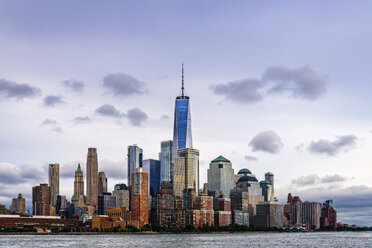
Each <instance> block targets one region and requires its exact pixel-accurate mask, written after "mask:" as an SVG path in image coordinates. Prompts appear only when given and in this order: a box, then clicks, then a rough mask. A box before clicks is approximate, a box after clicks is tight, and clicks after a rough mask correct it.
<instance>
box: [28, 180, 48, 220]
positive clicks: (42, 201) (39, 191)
mask: <svg viewBox="0 0 372 248" xmlns="http://www.w3.org/2000/svg"><path fill="white" fill-rule="evenodd" d="M50 191H51V189H50V186H48V184H46V183H44V184H40V185H39V186H35V187H33V188H32V214H33V215H46V216H50Z"/></svg>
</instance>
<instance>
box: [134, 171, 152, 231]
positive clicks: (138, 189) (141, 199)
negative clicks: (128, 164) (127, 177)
mask: <svg viewBox="0 0 372 248" xmlns="http://www.w3.org/2000/svg"><path fill="white" fill-rule="evenodd" d="M131 182H133V185H132V186H131V187H130V188H131V203H130V204H131V219H132V220H134V221H138V222H139V226H144V225H146V224H147V223H148V219H149V218H148V216H149V195H148V188H149V174H148V173H147V172H143V171H142V168H141V167H140V168H137V169H136V170H135V171H134V172H133V173H132V175H131Z"/></svg>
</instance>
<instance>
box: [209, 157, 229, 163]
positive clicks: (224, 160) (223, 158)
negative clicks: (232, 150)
mask: <svg viewBox="0 0 372 248" xmlns="http://www.w3.org/2000/svg"><path fill="white" fill-rule="evenodd" d="M216 162H227V163H230V160H228V159H227V158H225V157H223V156H221V155H220V156H218V157H217V158H215V159H213V160H212V163H216Z"/></svg>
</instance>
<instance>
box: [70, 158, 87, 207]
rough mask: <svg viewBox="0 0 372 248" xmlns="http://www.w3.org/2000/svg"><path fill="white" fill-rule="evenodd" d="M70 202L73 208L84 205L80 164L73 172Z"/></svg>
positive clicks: (82, 177)
mask: <svg viewBox="0 0 372 248" xmlns="http://www.w3.org/2000/svg"><path fill="white" fill-rule="evenodd" d="M71 202H72V203H73V204H74V206H75V207H81V206H82V205H84V204H85V198H84V175H83V171H82V170H81V167H80V164H79V165H78V168H77V170H76V171H75V180H74V194H73V195H72V198H71Z"/></svg>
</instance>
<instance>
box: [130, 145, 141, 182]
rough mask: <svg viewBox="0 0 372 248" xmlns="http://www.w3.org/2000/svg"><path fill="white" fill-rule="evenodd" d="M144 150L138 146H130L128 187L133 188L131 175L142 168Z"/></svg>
mask: <svg viewBox="0 0 372 248" xmlns="http://www.w3.org/2000/svg"><path fill="white" fill-rule="evenodd" d="M142 158H143V150H142V149H141V148H139V147H138V146H137V145H132V146H128V175H127V177H128V187H130V186H131V181H130V178H131V175H132V173H133V172H134V171H135V170H136V169H137V168H139V167H142Z"/></svg>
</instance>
